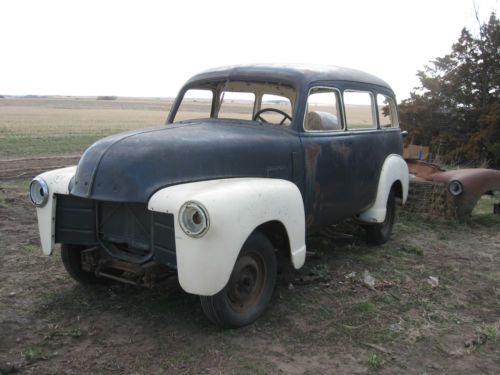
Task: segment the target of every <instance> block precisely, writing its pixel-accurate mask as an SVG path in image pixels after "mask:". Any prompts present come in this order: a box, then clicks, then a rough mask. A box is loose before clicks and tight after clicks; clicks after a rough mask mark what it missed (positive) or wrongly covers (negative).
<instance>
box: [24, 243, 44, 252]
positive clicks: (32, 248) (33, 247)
mask: <svg viewBox="0 0 500 375" xmlns="http://www.w3.org/2000/svg"><path fill="white" fill-rule="evenodd" d="M21 249H22V250H23V251H25V252H27V253H30V254H36V253H38V251H39V250H40V248H39V247H38V246H36V245H31V244H27V245H22V246H21Z"/></svg>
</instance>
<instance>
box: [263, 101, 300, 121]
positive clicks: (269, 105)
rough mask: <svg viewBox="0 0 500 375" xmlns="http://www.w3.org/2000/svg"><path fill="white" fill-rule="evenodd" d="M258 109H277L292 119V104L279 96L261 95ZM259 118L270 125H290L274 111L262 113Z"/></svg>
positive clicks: (286, 119)
mask: <svg viewBox="0 0 500 375" xmlns="http://www.w3.org/2000/svg"><path fill="white" fill-rule="evenodd" d="M260 109H261V110H263V109H277V110H280V111H282V112H285V113H286V114H287V115H288V116H290V117H292V103H291V102H290V99H288V98H286V97H284V96H281V95H271V94H264V95H262V103H261V105H260ZM260 117H261V118H263V119H264V120H265V121H267V122H269V123H271V124H281V123H282V122H283V125H290V120H289V119H288V118H286V117H284V116H283V115H282V114H280V113H278V112H275V111H264V112H262V114H261V115H260Z"/></svg>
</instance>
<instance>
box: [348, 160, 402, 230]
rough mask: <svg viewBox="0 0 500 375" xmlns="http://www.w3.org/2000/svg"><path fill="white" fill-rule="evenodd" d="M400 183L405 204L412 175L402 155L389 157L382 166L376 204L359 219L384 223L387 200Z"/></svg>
mask: <svg viewBox="0 0 500 375" xmlns="http://www.w3.org/2000/svg"><path fill="white" fill-rule="evenodd" d="M396 181H399V182H400V183H401V186H402V190H403V191H402V193H403V197H402V198H403V199H402V201H403V204H404V203H405V202H406V198H407V197H408V187H409V181H410V174H409V172H408V165H407V164H406V162H405V160H404V159H403V158H402V157H401V155H397V154H391V155H389V156H388V157H387V158H386V159H385V161H384V165H383V166H382V171H381V172H380V177H379V180H378V188H377V197H376V198H375V203H374V204H373V205H372V206H371V207H370V208H369V209H367V210H366V211H364V212H362V213H361V214H359V216H358V219H359V220H360V221H364V222H367V223H382V222H383V221H384V220H385V214H386V211H387V198H388V197H389V193H390V191H391V188H392V185H393V184H394V183H395V182H396Z"/></svg>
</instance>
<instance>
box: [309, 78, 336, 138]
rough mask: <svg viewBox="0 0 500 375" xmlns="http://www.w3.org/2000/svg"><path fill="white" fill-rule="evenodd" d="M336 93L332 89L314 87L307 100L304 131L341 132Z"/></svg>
mask: <svg viewBox="0 0 500 375" xmlns="http://www.w3.org/2000/svg"><path fill="white" fill-rule="evenodd" d="M338 103H339V95H338V91H337V90H335V89H333V88H323V87H316V88H313V89H311V91H310V92H309V97H308V98H307V111H306V117H305V120H304V129H306V130H308V131H336V130H337V131H338V130H342V129H343V127H342V121H341V117H340V112H339V104H338Z"/></svg>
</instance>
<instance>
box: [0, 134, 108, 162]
mask: <svg viewBox="0 0 500 375" xmlns="http://www.w3.org/2000/svg"><path fill="white" fill-rule="evenodd" d="M106 135H107V134H99V135H97V134H75V135H71V136H58V137H24V136H6V137H2V138H0V157H7V156H9V157H12V156H28V155H29V156H33V155H60V154H74V153H80V152H83V151H84V150H85V149H86V148H87V147H89V146H90V145H91V144H92V143H94V142H95V141H97V140H98V139H101V138H103V137H105V136H106Z"/></svg>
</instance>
